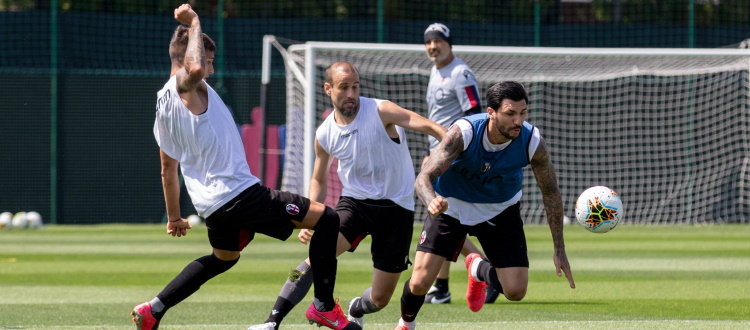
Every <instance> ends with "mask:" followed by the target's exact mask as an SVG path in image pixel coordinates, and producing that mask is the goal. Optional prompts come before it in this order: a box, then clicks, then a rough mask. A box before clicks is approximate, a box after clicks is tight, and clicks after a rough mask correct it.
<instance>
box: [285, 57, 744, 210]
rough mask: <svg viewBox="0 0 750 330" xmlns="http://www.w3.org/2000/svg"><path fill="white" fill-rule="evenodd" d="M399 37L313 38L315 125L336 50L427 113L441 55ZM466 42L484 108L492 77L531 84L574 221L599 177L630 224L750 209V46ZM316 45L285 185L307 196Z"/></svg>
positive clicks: (294, 97) (535, 120) (334, 187)
mask: <svg viewBox="0 0 750 330" xmlns="http://www.w3.org/2000/svg"><path fill="white" fill-rule="evenodd" d="M396 46H397V45H394V48H393V49H389V50H358V49H357V48H356V47H355V46H352V47H351V48H350V49H347V50H326V49H315V48H313V50H314V52H315V69H314V72H315V78H314V84H313V85H312V87H311V89H312V91H313V92H314V93H315V97H314V99H315V103H316V104H315V109H316V110H315V111H316V116H315V118H317V119H316V121H317V122H316V123H315V126H316V127H317V126H318V125H319V124H320V123H321V122H322V120H323V119H324V117H323V113H324V112H325V111H326V110H330V108H331V101H330V98H329V97H327V96H326V95H325V94H324V92H323V82H324V73H325V69H326V67H327V66H328V65H330V64H331V63H333V62H336V61H349V62H352V63H354V64H355V65H356V66H357V68H358V70H359V73H360V81H361V94H362V95H363V96H367V97H374V98H380V99H387V100H390V101H393V102H395V103H396V104H398V105H400V106H402V107H404V108H406V109H409V110H413V111H416V112H418V113H419V114H421V115H423V116H426V110H427V104H426V101H425V93H426V89H427V82H428V80H429V79H428V77H429V74H430V68H431V66H432V63H431V62H430V61H429V60H428V59H427V57H426V55H425V54H424V52H423V51H414V50H413V49H412V50H411V51H403V50H398V49H397V48H395V47H396ZM461 49H462V48H461V47H460V46H456V47H454V52H455V53H456V55H457V56H459V57H461V58H462V59H463V60H464V62H466V63H467V64H468V65H469V66H470V67H471V68H472V69H473V71H474V73H475V75H476V78H477V80H478V82H479V85H480V96H481V100H482V106H483V107H486V101H485V97H484V96H485V91H486V88H487V87H488V86H489V85H491V84H492V83H495V82H499V81H503V80H516V81H519V82H521V83H523V84H524V85H525V86H526V88H527V90H528V93H529V116H528V119H527V120H528V121H529V122H530V123H531V124H533V125H535V126H537V127H538V128H539V129H540V132H541V134H542V136H543V137H544V138H545V141H546V142H547V144H548V146H549V149H550V152H551V156H552V161H553V163H554V166H555V168H556V170H557V178H558V183H559V186H560V190H561V192H562V199H563V204H564V211H565V215H566V216H568V217H570V218H571V219H573V221H575V220H574V219H575V212H574V204H575V201H576V199H577V197H578V195H579V194H580V193H581V192H582V191H583V190H585V189H586V188H588V187H590V186H596V185H604V186H608V187H611V188H613V189H614V190H615V191H617V192H618V193H619V194H620V196H621V198H622V200H623V208H624V217H623V218H622V221H623V222H624V223H648V224H699V223H747V222H748V220H749V219H750V218H749V216H750V209H749V208H748V206H750V205H748V204H749V203H750V202H748V196H750V194H749V193H750V191H748V190H749V189H750V188H749V187H748V179H749V178H750V174H748V169H749V168H748V167H750V164H749V163H750V160H749V156H750V155H749V154H748V125H749V124H750V123H749V122H748V101H750V100H749V99H748V87H749V86H748V66H749V65H750V64H749V63H750V56H740V55H732V56H727V55H716V54H714V55H711V54H701V53H700V52H699V51H696V52H691V53H690V54H691V55H686V54H662V55H654V54H649V53H638V52H627V53H624V54H610V53H606V52H605V53H601V54H597V53H596V52H592V53H586V52H581V53H578V54H565V53H560V54H556V53H554V52H545V53H533V52H531V53H523V52H519V53H513V52H508V51H506V50H507V49H508V48H502V47H466V51H464V52H462V51H461ZM477 49H482V51H484V52H485V53H481V52H479V51H477ZM642 51H645V50H642ZM493 52H494V53H493ZM305 55H306V53H305V52H304V51H302V50H299V49H297V50H295V49H294V48H293V47H292V48H290V49H289V52H288V53H287V54H286V57H287V61H286V69H287V70H286V71H287V132H288V133H287V145H286V157H285V158H286V160H285V164H284V169H283V180H282V189H285V190H289V191H292V192H296V193H300V194H303V195H306V193H307V192H305V191H303V190H304V188H303V187H304V186H305V185H304V180H305V178H303V172H304V171H303V166H304V164H303V150H304V141H303V140H304V138H305V137H304V134H302V132H303V130H304V128H303V127H304V120H305V117H304V110H303V109H304V108H305V104H304V102H305V93H306V91H305V89H304V87H303V84H302V83H301V82H300V81H299V80H298V79H297V77H298V76H296V75H295V74H294V72H293V71H294V70H292V67H291V66H296V67H297V69H298V72H305ZM749 55H750V54H749ZM407 138H408V143H409V148H410V150H411V155H412V160H413V162H414V168H415V172H418V171H419V167H420V164H421V160H422V157H423V156H424V155H425V153H426V150H427V146H428V144H427V138H426V136H424V135H422V134H419V133H414V132H408V135H407ZM524 173H525V174H524V185H523V194H524V197H523V198H522V200H521V206H522V217H523V219H524V222H525V223H527V224H540V223H546V213H545V211H544V205H543V203H542V195H541V192H540V190H539V188H538V187H537V185H536V180H535V178H534V175H533V171H531V168H530V167H527V168H526V169H525V172H524ZM340 191H341V185H340V182H338V178H337V177H336V174H335V170H332V171H331V172H330V175H329V183H328V198H327V200H326V203H327V204H328V205H334V204H335V203H336V201H337V199H338V196H339V194H340ZM416 205H417V213H416V220H418V221H421V220H423V219H424V207H423V206H422V205H421V202H420V201H419V200H418V199H417V200H416Z"/></svg>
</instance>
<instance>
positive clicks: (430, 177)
mask: <svg viewBox="0 0 750 330" xmlns="http://www.w3.org/2000/svg"><path fill="white" fill-rule="evenodd" d="M463 151H464V138H463V135H461V128H459V127H458V125H453V127H451V128H450V129H449V130H448V132H447V133H445V137H444V138H443V140H442V141H441V142H440V144H438V146H437V147H435V150H434V151H433V152H432V153H431V154H430V157H429V158H428V159H427V162H425V164H424V165H423V166H422V171H420V172H419V175H418V176H417V181H415V182H414V189H416V192H417V196H419V199H421V200H422V203H423V204H424V205H425V206H427V211H428V212H430V214H432V215H438V214H440V213H443V212H445V210H447V209H448V201H446V200H445V199H444V198H443V197H442V196H438V195H437V194H436V193H435V188H433V187H432V182H434V181H435V180H437V178H438V177H439V176H440V175H442V174H443V173H445V171H447V170H448V167H449V166H450V165H451V163H453V161H454V160H456V158H458V155H459V154H460V153H462V152H463Z"/></svg>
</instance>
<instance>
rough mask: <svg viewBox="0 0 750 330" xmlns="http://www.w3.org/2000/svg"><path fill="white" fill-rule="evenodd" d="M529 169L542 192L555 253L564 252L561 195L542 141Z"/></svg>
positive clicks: (545, 146)
mask: <svg viewBox="0 0 750 330" xmlns="http://www.w3.org/2000/svg"><path fill="white" fill-rule="evenodd" d="M531 167H532V169H533V171H534V177H536V181H537V184H538V185H539V189H540V190H541V191H542V199H543V202H544V210H545V211H546V213H547V222H548V223H549V228H550V231H551V233H552V242H553V244H554V247H555V251H559V250H564V249H565V241H564V238H563V205H562V194H561V193H560V188H559V187H558V185H557V174H556V173H555V168H554V166H552V161H551V160H550V155H549V151H548V149H547V145H546V143H545V142H544V140H542V141H541V142H540V143H539V147H537V150H536V153H535V154H534V158H533V159H532V160H531Z"/></svg>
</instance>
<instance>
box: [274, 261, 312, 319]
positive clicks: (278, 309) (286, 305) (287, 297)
mask: <svg viewBox="0 0 750 330" xmlns="http://www.w3.org/2000/svg"><path fill="white" fill-rule="evenodd" d="M312 279H313V274H312V270H311V269H310V266H309V265H308V264H307V262H304V261H303V262H302V263H301V264H299V266H297V268H295V269H293V270H292V271H291V273H290V274H289V277H288V278H287V280H286V282H285V283H284V286H283V287H282V288H281V291H280V292H279V297H278V298H276V303H274V305H273V310H272V311H271V314H270V315H268V319H266V322H276V327H277V328H278V327H279V325H281V321H283V320H284V317H286V316H287V314H289V312H291V311H292V309H293V308H294V306H297V304H299V303H300V301H302V299H303V298H305V296H306V295H307V292H309V291H310V286H312Z"/></svg>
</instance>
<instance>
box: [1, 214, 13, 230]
mask: <svg viewBox="0 0 750 330" xmlns="http://www.w3.org/2000/svg"><path fill="white" fill-rule="evenodd" d="M12 219H13V213H10V212H3V213H0V229H10V227H11V225H12V224H11V220H12Z"/></svg>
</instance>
